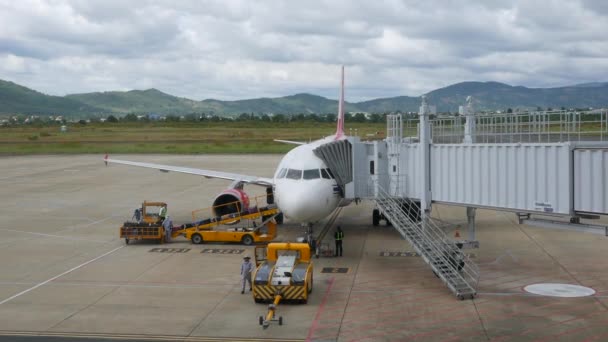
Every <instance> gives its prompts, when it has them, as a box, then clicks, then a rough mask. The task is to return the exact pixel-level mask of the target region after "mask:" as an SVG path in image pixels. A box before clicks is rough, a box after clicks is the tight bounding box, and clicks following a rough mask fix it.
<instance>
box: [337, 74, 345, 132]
mask: <svg viewBox="0 0 608 342" xmlns="http://www.w3.org/2000/svg"><path fill="white" fill-rule="evenodd" d="M343 136H344V65H343V66H342V79H341V83H340V101H339V102H338V124H337V127H336V140H338V139H340V138H342V137H343Z"/></svg>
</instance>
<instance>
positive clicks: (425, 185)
mask: <svg viewBox="0 0 608 342" xmlns="http://www.w3.org/2000/svg"><path fill="white" fill-rule="evenodd" d="M418 114H419V116H420V174H421V175H422V192H421V193H420V212H421V215H422V222H423V223H424V222H426V219H427V218H428V217H429V216H430V215H431V130H430V122H429V114H430V109H429V105H428V104H427V103H426V96H424V95H423V96H422V105H421V106H420V111H419V112H418Z"/></svg>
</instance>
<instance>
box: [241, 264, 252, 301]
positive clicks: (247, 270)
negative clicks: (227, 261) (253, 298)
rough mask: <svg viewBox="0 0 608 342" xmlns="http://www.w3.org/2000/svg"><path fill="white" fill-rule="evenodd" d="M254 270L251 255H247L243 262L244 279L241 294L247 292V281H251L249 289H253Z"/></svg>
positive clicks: (242, 272)
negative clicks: (252, 276)
mask: <svg viewBox="0 0 608 342" xmlns="http://www.w3.org/2000/svg"><path fill="white" fill-rule="evenodd" d="M252 272H253V263H252V262H251V258H250V257H249V255H245V257H244V258H243V263H242V264H241V280H242V281H243V287H242V288H241V294H243V293H245V282H249V291H251V273H252Z"/></svg>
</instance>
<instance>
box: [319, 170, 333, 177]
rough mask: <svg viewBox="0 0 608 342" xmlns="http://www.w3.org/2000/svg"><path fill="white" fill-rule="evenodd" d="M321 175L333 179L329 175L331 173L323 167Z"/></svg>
mask: <svg viewBox="0 0 608 342" xmlns="http://www.w3.org/2000/svg"><path fill="white" fill-rule="evenodd" d="M321 177H323V178H325V179H331V177H329V173H327V171H325V169H321Z"/></svg>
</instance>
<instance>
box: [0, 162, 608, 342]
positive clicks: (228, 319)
mask: <svg viewBox="0 0 608 342" xmlns="http://www.w3.org/2000/svg"><path fill="white" fill-rule="evenodd" d="M111 157H112V158H116V159H128V160H136V161H144V162H154V163H162V164H169V165H179V166H189V167H197V168H204V169H214V170H222V171H230V172H235V173H243V174H252V175H259V176H266V177H271V176H272V174H273V172H274V169H275V167H276V165H277V163H278V161H279V160H280V156H279V155H193V156H175V155H129V156H120V155H114V156H111ZM102 158H103V156H100V155H99V156H98V155H83V156H27V157H2V158H0V171H1V172H0V189H2V190H1V193H2V195H3V196H0V217H1V220H0V233H1V234H2V239H0V260H1V261H0V339H2V340H7V341H9V340H10V341H30V340H37V341H38V340H47V341H58V340H62V341H63V340H70V341H72V340H73V341H77V340H86V341H91V340H104V341H107V340H108V339H128V340H142V341H144V340H146V341H148V340H150V341H157V340H174V341H259V340H276V341H306V340H308V341H552V342H553V341H603V340H608V272H606V270H607V269H608V258H607V256H608V237H606V236H603V235H600V234H592V233H584V232H576V231H568V230H550V229H544V228H539V227H532V226H526V225H519V224H518V223H517V219H516V217H515V214H513V213H505V212H495V211H488V210H478V212H477V239H478V240H479V242H480V248H478V249H472V250H467V253H470V254H471V257H472V258H473V260H474V261H475V262H476V263H477V264H478V265H479V268H480V272H481V273H480V274H481V276H480V279H479V285H478V295H477V297H476V298H475V299H474V300H464V301H460V300H458V299H457V298H456V297H455V296H454V295H453V294H452V293H451V292H450V291H449V290H448V289H447V287H445V286H444V285H443V283H442V282H441V281H440V280H439V279H438V278H436V277H435V276H434V275H433V273H432V272H431V270H430V269H429V268H428V266H427V265H426V264H425V263H424V262H423V261H422V260H421V258H420V257H418V256H416V254H415V253H413V250H412V248H411V247H410V246H409V244H408V243H407V242H406V241H404V240H403V239H402V238H401V237H400V235H399V234H398V233H397V232H396V231H395V230H394V229H392V228H391V227H387V226H380V227H373V226H372V224H371V211H372V208H373V204H372V203H366V202H363V203H360V204H358V205H355V204H354V203H353V204H351V205H350V206H348V207H345V208H343V210H342V211H341V213H340V215H339V216H338V218H337V220H336V221H335V222H334V223H333V226H335V225H338V224H339V225H341V226H342V228H343V230H344V233H345V240H344V255H343V256H342V257H321V258H319V259H315V260H314V268H315V270H314V290H313V292H312V294H311V297H310V299H309V302H308V304H300V305H295V304H289V305H280V306H279V308H278V311H277V312H278V315H280V316H282V317H283V320H284V323H283V325H282V326H279V325H271V326H270V327H269V328H268V329H262V327H261V326H260V325H259V324H258V317H259V316H260V315H263V314H264V313H265V312H266V305H265V304H255V303H254V301H253V298H252V297H251V295H250V294H249V293H246V294H244V295H242V294H241V293H240V290H241V289H240V284H239V269H240V263H241V261H242V256H243V255H245V254H250V255H253V247H247V246H242V245H240V244H202V245H192V244H191V243H190V242H189V241H186V240H185V239H183V238H178V239H175V241H173V242H171V243H169V244H163V245H158V244H154V243H148V242H142V243H132V244H129V245H125V243H124V241H123V240H121V239H120V238H119V236H118V228H119V227H120V225H121V224H122V223H123V222H124V221H127V220H129V219H131V215H132V213H133V210H134V209H135V208H137V207H138V206H139V205H140V204H141V202H142V201H143V200H151V201H164V202H167V203H168V204H169V215H170V216H171V217H172V218H173V221H174V222H175V223H181V222H183V223H185V222H189V221H191V211H192V210H195V209H200V208H206V207H209V206H210V205H211V203H212V200H213V198H214V196H215V195H217V194H218V193H219V192H220V191H222V190H223V189H224V188H226V187H227V186H228V185H229V184H230V182H228V181H223V180H214V179H205V178H202V177H197V176H192V175H185V174H178V173H161V172H158V171H156V170H150V169H141V168H135V167H128V166H122V165H110V166H104V163H103V160H102ZM246 190H247V191H248V192H250V193H251V194H252V196H255V195H263V194H264V193H265V192H264V189H263V188H259V187H255V186H249V187H246ZM433 215H434V217H436V218H438V219H441V220H443V221H446V222H450V223H452V224H454V226H450V228H449V231H448V232H449V234H452V235H453V234H454V233H455V231H454V229H456V228H458V226H459V227H460V228H459V232H460V235H461V236H463V237H464V236H466V228H465V226H466V225H465V224H464V222H465V221H466V215H465V209H464V208H458V207H448V206H434V208H433ZM604 222H606V220H604ZM303 232H304V230H303V228H301V227H300V226H299V225H297V224H292V223H289V222H288V221H287V222H286V224H284V225H283V226H280V228H279V236H278V238H277V239H278V240H280V241H293V240H294V239H295V238H297V237H298V236H301V235H303ZM332 234H333V228H332V230H330V233H329V234H328V238H327V239H326V241H324V242H326V243H327V246H332V244H333V241H332V240H331V239H330V238H331V236H332ZM460 239H462V238H460ZM323 269H326V271H328V272H329V273H322V270H323ZM341 271H345V273H339V272H341ZM536 283H564V284H573V285H582V286H586V287H590V288H592V289H594V290H595V291H596V292H595V294H594V295H592V296H587V297H578V298H561V297H552V296H539V295H533V294H530V293H527V292H526V291H524V287H525V286H527V285H531V284H536Z"/></svg>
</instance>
